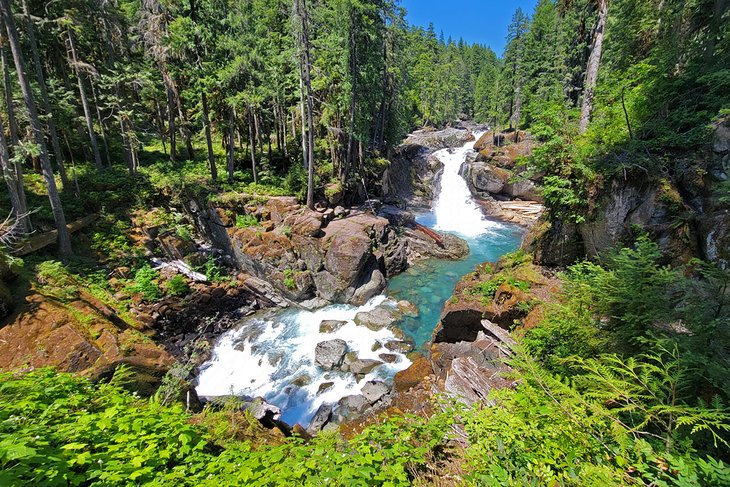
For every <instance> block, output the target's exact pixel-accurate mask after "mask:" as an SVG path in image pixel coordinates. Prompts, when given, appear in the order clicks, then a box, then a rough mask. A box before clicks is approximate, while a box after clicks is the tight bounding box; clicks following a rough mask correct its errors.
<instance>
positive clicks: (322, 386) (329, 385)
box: [317, 382, 335, 395]
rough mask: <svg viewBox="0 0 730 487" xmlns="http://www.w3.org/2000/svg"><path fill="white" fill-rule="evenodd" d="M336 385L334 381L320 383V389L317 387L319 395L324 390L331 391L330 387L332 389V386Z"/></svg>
mask: <svg viewBox="0 0 730 487" xmlns="http://www.w3.org/2000/svg"><path fill="white" fill-rule="evenodd" d="M334 385H335V383H334V382H322V383H321V384H320V385H319V389H317V395H320V394H322V393H324V392H327V391H329V390H330V389H332V387H334Z"/></svg>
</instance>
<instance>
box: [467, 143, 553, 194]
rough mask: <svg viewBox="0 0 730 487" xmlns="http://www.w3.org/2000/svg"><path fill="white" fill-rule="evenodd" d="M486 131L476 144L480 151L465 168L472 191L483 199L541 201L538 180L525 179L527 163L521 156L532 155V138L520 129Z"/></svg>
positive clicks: (469, 160)
mask: <svg viewBox="0 0 730 487" xmlns="http://www.w3.org/2000/svg"><path fill="white" fill-rule="evenodd" d="M514 138H515V134H514V132H510V133H495V132H491V131H490V132H486V133H484V135H482V136H481V137H480V138H479V140H477V141H476V143H475V144H474V150H476V151H477V154H476V155H475V156H474V157H473V158H470V159H468V160H467V161H466V162H465V163H464V165H463V166H462V168H461V174H462V176H464V179H465V180H466V183H467V185H468V186H469V189H470V190H471V192H472V194H474V195H475V196H477V197H479V198H482V199H487V200H491V199H497V200H514V199H521V200H530V201H540V200H541V197H540V194H539V191H538V190H537V186H536V184H535V183H536V181H534V180H531V179H525V178H522V177H521V176H523V175H524V174H523V173H524V172H525V166H524V165H523V164H521V163H520V159H521V158H523V157H526V156H529V155H530V154H531V153H532V149H533V147H534V145H535V141H534V140H533V139H532V137H531V136H530V135H529V134H527V133H524V132H520V134H519V136H518V137H517V142H515V141H514Z"/></svg>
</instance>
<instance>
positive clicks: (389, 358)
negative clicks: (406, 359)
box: [378, 353, 398, 364]
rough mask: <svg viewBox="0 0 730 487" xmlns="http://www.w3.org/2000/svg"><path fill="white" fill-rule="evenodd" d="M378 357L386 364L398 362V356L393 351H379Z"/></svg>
mask: <svg viewBox="0 0 730 487" xmlns="http://www.w3.org/2000/svg"><path fill="white" fill-rule="evenodd" d="M378 358H379V359H380V360H382V361H383V362H385V363H386V364H394V363H396V362H398V356H397V355H396V354H394V353H381V354H379V355H378Z"/></svg>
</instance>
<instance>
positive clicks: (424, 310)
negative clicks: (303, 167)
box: [196, 134, 521, 425]
mask: <svg viewBox="0 0 730 487" xmlns="http://www.w3.org/2000/svg"><path fill="white" fill-rule="evenodd" d="M477 135H478V134H477ZM473 144H474V142H468V143H466V144H465V145H464V146H463V147H460V148H457V149H443V150H440V151H437V152H436V153H435V156H436V157H438V158H439V159H440V160H441V161H442V162H443V163H444V173H443V176H442V178H441V191H440V192H439V195H438V196H437V198H436V200H435V202H434V205H433V210H432V211H431V212H428V213H424V214H421V215H418V217H417V220H418V222H419V223H420V224H422V225H424V226H427V227H430V228H433V229H435V230H439V231H445V232H452V233H455V234H457V235H459V236H460V237H462V238H464V239H465V240H466V241H467V242H468V243H469V249H470V254H469V256H467V257H466V258H465V259H462V260H459V261H451V260H449V261H446V260H437V259H431V260H428V261H423V262H420V263H418V264H416V265H414V266H412V267H411V268H409V269H408V270H407V271H406V272H404V273H402V274H400V275H398V276H395V277H394V278H392V279H391V280H390V282H389V285H388V288H387V290H386V294H387V295H388V296H392V297H394V298H396V299H399V300H400V299H406V300H408V301H411V302H412V303H414V304H416V305H417V306H418V308H419V316H418V317H416V318H404V319H403V320H402V321H401V322H400V324H399V327H400V328H401V329H402V330H403V331H404V332H405V333H406V335H408V336H409V337H410V338H411V339H413V341H414V342H415V343H416V344H417V345H418V346H419V347H423V346H424V344H426V343H427V342H428V340H429V339H430V338H431V333H432V332H433V329H434V327H435V326H436V324H437V323H438V319H439V314H440V312H441V308H442V307H443V305H444V302H445V301H446V300H447V299H448V298H449V297H451V295H452V292H453V290H454V286H455V285H456V283H457V282H458V281H459V279H460V278H461V276H463V275H465V274H467V273H468V272H470V271H471V270H472V269H474V267H475V266H476V265H477V264H479V263H482V262H485V261H495V260H496V259H498V258H499V257H500V256H501V255H503V254H505V253H507V252H510V251H512V250H514V249H516V248H517V247H518V246H519V242H520V238H521V231H520V229H519V228H517V227H515V226H512V225H506V224H503V223H499V222H496V221H493V220H490V219H488V218H485V217H484V215H483V213H482V211H481V210H480V208H479V207H478V205H477V204H476V203H475V202H474V201H473V199H472V197H471V193H470V192H469V189H468V187H467V185H466V182H465V181H464V180H463V178H462V177H461V176H460V175H459V168H460V167H461V164H462V163H463V162H464V160H465V158H466V156H467V154H468V153H469V152H470V151H471V150H472V146H473ZM386 299H387V296H385V295H381V296H376V297H375V298H373V299H371V300H370V301H369V302H368V303H366V304H365V305H364V306H361V307H355V306H350V305H332V306H327V307H325V308H322V309H319V310H316V311H305V310H293V309H288V310H283V311H276V312H269V313H268V314H262V315H257V316H254V317H251V318H248V319H245V320H243V321H242V322H241V325H240V326H239V327H237V328H236V329H234V330H231V331H229V332H227V333H225V334H224V335H222V336H221V337H220V338H219V339H218V341H217V343H216V345H215V347H214V349H213V353H212V357H211V359H210V360H209V361H208V362H206V363H205V364H203V366H202V367H201V373H200V376H199V377H198V385H197V387H196V391H197V393H198V394H199V395H200V396H221V395H231V394H235V395H246V396H253V397H256V396H262V397H264V398H265V399H266V400H267V401H268V402H269V403H271V404H274V405H277V406H279V407H280V408H281V409H282V412H283V414H282V419H283V420H284V421H286V422H287V423H289V424H294V423H300V424H302V425H307V424H308V422H309V420H310V418H311V417H312V415H313V414H314V412H315V411H316V410H317V408H318V407H319V406H320V405H321V404H323V403H336V402H337V401H338V400H339V399H340V398H342V397H344V396H347V395H350V394H359V393H360V387H361V385H362V384H363V383H364V381H365V380H373V379H381V380H390V379H392V377H393V375H395V373H396V372H398V371H399V370H404V369H405V368H407V367H408V366H409V365H410V364H411V362H410V360H409V359H408V358H407V357H406V356H405V355H404V354H396V355H397V360H396V362H395V363H389V364H383V365H382V366H380V367H377V368H376V369H375V370H373V371H372V372H370V373H369V374H367V375H366V376H365V378H364V380H363V381H360V382H358V381H357V380H356V379H355V377H354V376H353V375H352V374H351V373H345V372H339V371H323V370H321V369H320V368H318V367H317V366H316V365H315V364H314V349H315V347H316V345H317V343H319V342H321V341H324V340H331V339H334V338H341V339H343V340H345V341H346V342H347V344H348V347H349V349H350V350H351V351H355V352H357V355H358V357H359V358H361V359H377V358H378V354H379V353H382V352H383V350H382V349H381V350H376V348H377V347H378V346H379V345H377V344H376V343H379V344H381V345H382V344H383V343H385V342H386V341H387V340H389V339H394V338H395V337H394V335H393V333H392V332H391V331H389V330H387V329H382V330H379V331H373V330H370V329H368V328H365V327H362V326H357V325H356V324H355V323H354V321H353V319H354V318H355V315H356V314H357V313H358V312H359V311H367V310H370V309H373V308H374V307H376V306H377V305H379V304H381V303H383V302H384V301H385V300H386ZM322 320H342V321H347V324H346V325H345V326H343V327H342V328H340V329H339V330H336V331H335V332H333V333H321V332H320V329H319V325H320V323H321V321H322Z"/></svg>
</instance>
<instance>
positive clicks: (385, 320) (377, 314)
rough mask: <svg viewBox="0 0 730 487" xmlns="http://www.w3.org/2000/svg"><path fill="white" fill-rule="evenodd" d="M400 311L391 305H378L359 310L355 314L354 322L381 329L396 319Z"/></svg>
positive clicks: (376, 329)
mask: <svg viewBox="0 0 730 487" xmlns="http://www.w3.org/2000/svg"><path fill="white" fill-rule="evenodd" d="M399 318H400V313H399V311H398V310H397V309H396V308H393V307H391V306H384V305H380V306H378V307H376V308H374V309H372V310H371V311H360V312H359V313H357V314H356V315H355V323H357V324H358V325H361V326H365V327H367V328H369V329H370V330H373V331H378V330H382V329H383V328H387V327H389V326H391V325H392V324H393V323H395V322H396V321H398V319H399Z"/></svg>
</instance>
